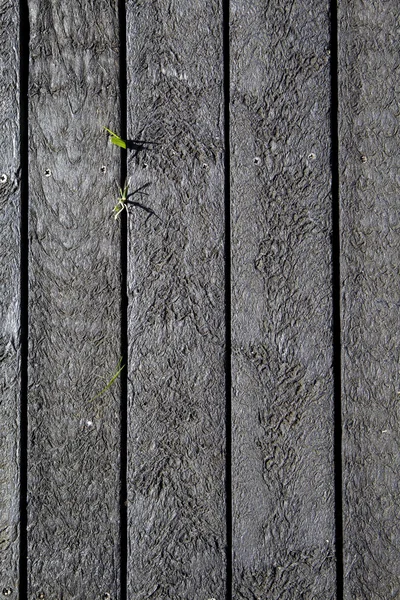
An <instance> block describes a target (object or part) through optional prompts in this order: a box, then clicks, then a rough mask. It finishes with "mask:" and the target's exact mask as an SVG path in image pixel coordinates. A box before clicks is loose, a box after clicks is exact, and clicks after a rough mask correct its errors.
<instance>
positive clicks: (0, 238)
mask: <svg viewBox="0 0 400 600" xmlns="http://www.w3.org/2000/svg"><path fill="white" fill-rule="evenodd" d="M0 36H1V40H2V42H1V46H0V78H1V82H2V84H1V90H0V139H1V145H0V208H1V209H0V430H1V435H0V592H2V591H3V590H4V591H7V590H9V589H11V590H12V593H13V596H12V597H13V598H17V597H18V557H19V431H20V427H19V406H20V398H19V393H20V379H19V376H20V339H19V326H20V276H19V268H20V249H19V242H20V236H19V224H20V207H19V202H20V187H19V164H20V143H19V141H20V138H19V110H18V109H19V72H18V71H19V15H18V8H17V6H16V3H15V2H12V1H11V0H10V1H7V0H3V2H1V3H0ZM5 178H6V181H4V179H5Z"/></svg>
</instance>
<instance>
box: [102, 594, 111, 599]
mask: <svg viewBox="0 0 400 600" xmlns="http://www.w3.org/2000/svg"><path fill="white" fill-rule="evenodd" d="M103 600H111V596H110V594H109V593H105V594H103Z"/></svg>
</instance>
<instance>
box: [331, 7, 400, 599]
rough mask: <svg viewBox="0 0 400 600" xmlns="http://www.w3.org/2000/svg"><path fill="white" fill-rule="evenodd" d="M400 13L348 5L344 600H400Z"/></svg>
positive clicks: (343, 90)
mask: <svg viewBox="0 0 400 600" xmlns="http://www.w3.org/2000/svg"><path fill="white" fill-rule="evenodd" d="M398 31H399V6H398V3H397V2H395V1H394V0H389V1H388V2H383V1H381V0H376V1H374V2H369V3H365V2H361V1H360V0H355V1H354V2H353V1H350V0H348V1H347V0H342V2H340V3H339V51H340V54H339V58H340V61H339V64H340V70H339V84H340V87H339V91H340V96H339V107H340V111H339V112H340V201H341V228H342V239H341V244H342V258H341V273H342V285H343V288H342V332H343V340H342V348H343V352H342V364H343V375H342V387H343V487H344V500H343V514H344V571H345V577H344V597H345V598H346V599H348V600H350V598H351V599H353V598H382V599H383V598H385V599H387V598H397V597H399V595H400V497H399V490H398V487H399V485H398V474H399V471H400V452H399V439H400V438H399V436H400V425H399V422H400V421H399V417H400V397H399V394H400V373H399V360H400V344H399V334H398V332H399V330H400V313H399V307H400V295H399V282H400V267H399V244H400V217H399V195H400V182H399V168H400V154H399V148H400V134H399V86H400V84H399V76H398V75H399V48H398V41H399V40H398Z"/></svg>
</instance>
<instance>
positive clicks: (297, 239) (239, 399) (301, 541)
mask: <svg viewBox="0 0 400 600" xmlns="http://www.w3.org/2000/svg"><path fill="white" fill-rule="evenodd" d="M329 28H330V23H329V3H328V2H327V1H326V0H320V1H318V2H314V3H310V2H308V1H305V0H299V1H297V2H286V1H283V0H275V1H274V2H267V1H266V0H257V1H256V2H249V1H246V0H233V1H232V2H231V25H230V30H231V182H232V211H231V222H232V226H231V227H232V391H233V397H232V474H233V486H232V487H233V556H234V559H233V588H234V590H233V598H234V599H235V600H238V599H239V598H240V599H242V598H243V599H249V600H250V599H253V598H260V599H263V600H267V599H268V600H278V599H279V600H293V599H294V598H307V599H309V600H311V599H312V600H316V599H319V600H327V599H328V598H334V597H335V595H336V590H335V588H336V585H335V541H334V533H335V531H334V497H333V490H334V475H333V429H334V428H333V377H332V332H331V327H332V297H331V293H332V290H331V278H332V269H331V242H330V235H331V168H330V152H331V143H330V68H329V45H330V38H329Z"/></svg>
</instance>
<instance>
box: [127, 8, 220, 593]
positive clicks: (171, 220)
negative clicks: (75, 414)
mask: <svg viewBox="0 0 400 600" xmlns="http://www.w3.org/2000/svg"><path fill="white" fill-rule="evenodd" d="M220 4H221V3H220V2H218V1H217V0H211V1H210V2H207V3H203V2H197V1H196V0H178V1H176V2H174V3H173V4H172V3H170V2H165V1H161V2H160V1H159V0H157V1H156V0H152V1H149V0H146V1H141V2H137V1H128V3H127V25H128V26H127V47H128V53H127V59H128V137H130V138H136V139H145V140H147V141H150V142H157V144H158V145H154V146H153V147H152V150H150V151H146V152H143V153H139V155H138V156H137V157H136V158H135V157H134V153H131V154H130V157H129V167H128V174H129V175H130V176H131V183H132V189H135V188H139V187H140V186H141V185H144V184H146V183H150V184H151V185H150V186H149V187H148V188H147V190H146V191H147V192H148V194H149V195H148V196H144V197H142V199H141V201H142V202H143V204H145V205H146V206H148V207H150V208H151V209H153V210H154V211H155V212H156V213H157V215H158V217H156V216H150V217H149V215H148V214H147V213H146V212H145V211H143V210H141V209H140V208H132V210H131V213H130V215H129V217H128V228H129V251H128V260H129V265H128V294H129V343H130V347H129V377H130V386H129V424H128V427H129V433H128V438H129V456H128V489H129V492H128V494H129V495H128V526H129V539H130V541H129V557H128V598H135V600H147V599H148V598H153V599H160V600H161V599H162V600H165V599H166V598H171V599H174V600H176V599H178V598H179V599H180V600H184V599H185V600H195V599H196V600H197V599H198V600H200V599H205V600H206V599H208V598H217V599H222V598H224V597H225V596H224V594H225V579H226V574H225V562H226V560H225V543H226V536H225V529H226V526H225V474H224V460H225V457H224V449H225V375H224V350H225V327H224V189H223V183H224V171H223V136H224V132H223V125H224V124H223V87H222V86H223V81H222V78H223V73H222V14H221V6H220ZM137 200H140V197H138V198H137Z"/></svg>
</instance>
